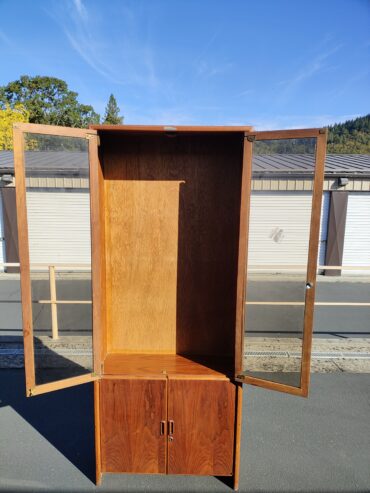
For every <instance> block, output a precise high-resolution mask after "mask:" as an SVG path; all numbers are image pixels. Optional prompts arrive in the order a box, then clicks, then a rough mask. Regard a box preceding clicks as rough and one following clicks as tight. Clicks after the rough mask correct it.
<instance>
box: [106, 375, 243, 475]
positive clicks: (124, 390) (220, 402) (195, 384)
mask: <svg viewBox="0 0 370 493" xmlns="http://www.w3.org/2000/svg"><path fill="white" fill-rule="evenodd" d="M100 389H101V390H100V403H101V407H100V426H101V464H102V471H103V472H131V473H161V474H165V473H168V474H197V475H199V474H202V475H215V476H232V474H233V455H234V432H235V396H236V392H235V389H236V386H235V384H233V383H232V382H228V381H223V380H222V381H221V380H219V381H217V380H189V379H186V380H182V379H178V378H176V379H172V378H169V379H168V381H167V379H156V380H146V379H133V378H127V379H126V378H125V379H117V380H116V379H103V380H102V382H101V386H100Z"/></svg>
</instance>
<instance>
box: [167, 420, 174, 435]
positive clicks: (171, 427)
mask: <svg viewBox="0 0 370 493" xmlns="http://www.w3.org/2000/svg"><path fill="white" fill-rule="evenodd" d="M174 430H175V423H174V421H173V420H172V419H170V421H169V422H168V435H169V436H170V437H172V436H173V432H174Z"/></svg>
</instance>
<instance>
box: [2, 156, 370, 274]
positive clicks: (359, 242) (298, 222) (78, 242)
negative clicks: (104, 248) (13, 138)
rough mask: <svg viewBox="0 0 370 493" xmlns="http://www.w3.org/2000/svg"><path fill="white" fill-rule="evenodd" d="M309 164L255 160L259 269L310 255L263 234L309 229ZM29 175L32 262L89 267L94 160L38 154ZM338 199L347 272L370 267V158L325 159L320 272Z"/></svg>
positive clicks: (9, 170)
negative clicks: (343, 206)
mask: <svg viewBox="0 0 370 493" xmlns="http://www.w3.org/2000/svg"><path fill="white" fill-rule="evenodd" d="M305 159H306V157H305V156H304V155H302V156H299V155H297V154H295V155H289V154H283V155H276V154H275V155H274V154H271V155H257V156H255V157H254V160H253V166H254V171H255V176H254V179H253V182H252V192H253V193H252V198H251V200H252V207H254V209H255V218H256V220H255V221H252V224H251V228H252V231H253V236H254V238H255V240H254V242H253V245H252V248H251V250H250V252H249V255H250V260H251V263H252V264H254V265H261V263H262V262H263V263H264V264H266V258H268V263H269V264H270V265H271V266H274V265H275V266H276V265H284V261H286V259H287V258H290V259H291V258H294V259H295V260H296V262H297V264H301V263H302V259H304V258H305V256H306V254H307V252H306V249H307V242H306V241H305V240H304V238H303V237H302V238H301V239H300V238H299V236H298V235H295V241H294V243H292V242H287V241H281V242H280V243H279V244H278V247H277V243H276V242H271V239H270V238H266V237H265V236H263V234H262V232H263V231H265V230H266V222H267V223H268V225H269V226H270V227H271V232H272V234H273V233H274V231H275V230H276V229H278V230H279V231H281V232H282V235H284V234H287V232H288V230H287V228H290V229H291V231H294V232H297V231H299V228H300V227H301V228H302V229H304V230H306V229H307V225H308V223H309V220H310V210H311V198H312V166H311V167H310V164H309V163H307V162H305ZM29 167H30V170H32V173H31V174H30V176H28V178H27V186H28V190H29V191H32V193H29V194H28V197H29V198H28V202H29V203H28V207H29V211H28V212H29V213H28V221H29V233H30V249H31V250H30V251H31V261H33V262H36V263H39V262H43V263H71V262H73V263H79V264H88V263H89V262H90V258H91V253H90V252H91V246H90V243H91V241H90V224H89V213H90V212H89V200H90V198H89V181H88V174H87V171H88V169H87V153H86V152H66V151H64V152H63V151H59V152H51V151H47V152H46V151H45V152H43V151H39V152H32V153H30V158H29ZM4 174H7V175H8V176H9V174H10V175H11V174H14V166H13V153H12V152H11V151H0V176H1V175H4ZM1 183H2V182H0V184H1ZM5 185H6V187H7V188H8V187H11V186H14V185H13V184H11V183H9V182H6V183H3V186H5ZM1 190H2V188H0V194H1ZM334 193H342V194H343V193H346V194H347V196H348V197H347V198H348V199H347V212H346V226H345V231H342V232H340V231H339V232H338V231H336V233H335V234H336V235H338V234H342V235H344V238H343V249H342V250H343V251H342V256H343V258H342V262H343V265H349V266H352V265H358V264H361V265H370V156H369V155H339V154H333V155H328V156H327V158H326V167H325V182H324V195H323V206H322V211H321V230H320V249H319V264H320V265H326V263H327V262H326V253H327V240H328V230H329V216H330V214H329V212H330V204H331V202H332V201H331V198H332V196H333V194H334ZM2 209H4V207H2V201H1V199H0V238H3V239H2V240H0V242H1V243H0V264H1V263H3V262H5V259H6V258H7V257H8V254H7V252H8V251H9V248H10V246H9V245H8V243H10V242H9V241H8V242H7V239H6V238H4V237H5V236H6V234H5V232H4V213H5V211H3V210H2ZM257 219H258V220H257ZM14 229H16V228H15V225H14ZM46 230H47V234H45V231H46ZM57 245H58V248H56V246H57ZM276 247H277V248H276ZM12 249H14V246H13V247H12ZM55 252H58V254H57V255H56V253H55ZM12 254H13V255H14V252H13V253H12ZM266 254H268V256H267V255H266ZM284 259H285V260H284ZM8 261H9V260H8ZM335 273H336V274H339V272H334V274H335ZM342 273H345V271H343V272H342ZM354 273H356V274H361V271H356V272H355V271H351V274H354Z"/></svg>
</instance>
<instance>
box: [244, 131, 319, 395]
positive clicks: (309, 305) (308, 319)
mask: <svg viewBox="0 0 370 493" xmlns="http://www.w3.org/2000/svg"><path fill="white" fill-rule="evenodd" d="M302 138H316V151H315V174H314V182H313V190H312V209H311V220H310V239H309V248H308V258H307V274H306V283H310V285H311V289H306V293H305V310H304V322H303V341H302V361H301V377H300V386H299V387H293V386H291V385H286V384H281V383H278V382H273V381H270V380H264V379H261V378H257V377H252V376H247V375H243V354H244V330H245V327H244V325H245V310H246V308H245V293H246V286H247V271H248V269H247V265H248V234H249V215H250V202H251V186H252V157H253V142H254V141H259V140H281V139H302ZM326 139H327V129H325V128H313V129H299V130H276V131H275V130H274V131H261V132H246V133H245V140H244V153H243V173H242V192H241V204H240V228H239V258H238V278H237V307H236V339H235V378H236V380H237V381H240V382H243V383H249V384H251V385H256V386H258V387H264V388H267V389H271V390H278V391H280V392H286V393H288V394H293V395H298V396H302V397H307V396H308V391H309V383H310V364H311V350H312V331H313V315H314V303H315V287H316V271H317V256H318V245H319V231H320V212H321V202H322V191H323V182H324V168H325V157H326Z"/></svg>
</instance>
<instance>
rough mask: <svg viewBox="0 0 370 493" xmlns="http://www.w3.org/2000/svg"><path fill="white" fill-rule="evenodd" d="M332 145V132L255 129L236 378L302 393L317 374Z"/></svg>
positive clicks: (250, 145)
mask: <svg viewBox="0 0 370 493" xmlns="http://www.w3.org/2000/svg"><path fill="white" fill-rule="evenodd" d="M325 149H326V130H325V129H308V130H284V131H272V132H253V133H250V134H246V139H245V150H244V151H245V152H244V156H245V158H244V168H245V172H244V175H245V178H244V180H246V181H247V183H246V184H245V185H244V186H245V190H246V191H245V193H244V195H245V197H244V203H243V205H242V207H244V208H245V211H244V214H243V210H242V211H241V212H242V213H241V218H242V219H241V232H243V230H244V233H243V234H244V235H245V237H246V238H247V241H246V243H247V244H246V246H245V253H244V259H245V264H244V265H245V284H244V299H243V309H242V317H243V321H242V322H241V323H240V326H241V327H242V329H241V334H239V341H237V354H236V361H237V365H236V378H237V379H238V380H241V381H243V382H245V383H250V384H253V385H257V386H261V387H266V388H270V389H274V390H280V391H283V392H287V393H291V394H296V395H302V396H307V395H308V387H309V377H310V360H311V344H312V328H313V311H314V300H315V282H316V266H317V255H318V245H319V233H320V225H321V219H320V218H321V215H320V211H321V199H322V188H323V177H324V162H325ZM243 216H244V217H245V220H244V224H243V222H242V221H243ZM240 255H241V257H242V256H243V252H241V253H240ZM240 263H241V262H240V261H239V265H240ZM243 274H244V273H243ZM238 342H239V344H238ZM238 351H239V352H238Z"/></svg>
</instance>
